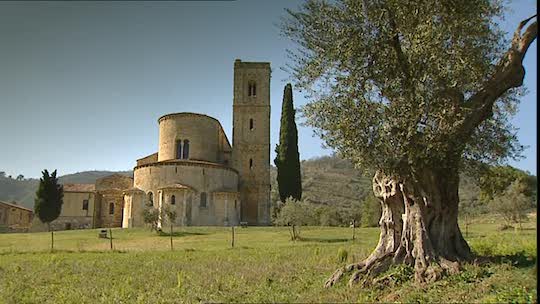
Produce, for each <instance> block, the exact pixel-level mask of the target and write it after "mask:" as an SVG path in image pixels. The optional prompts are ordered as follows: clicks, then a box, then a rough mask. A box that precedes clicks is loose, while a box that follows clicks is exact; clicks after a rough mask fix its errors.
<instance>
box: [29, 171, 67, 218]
mask: <svg viewBox="0 0 540 304" xmlns="http://www.w3.org/2000/svg"><path fill="white" fill-rule="evenodd" d="M42 175H43V176H42V177H41V179H40V180H39V187H38V190H37V192H36V200H35V206H34V211H35V213H36V215H37V216H38V218H39V219H40V220H41V222H43V223H50V222H52V221H54V220H55V219H57V218H58V216H59V215H60V212H61V211H62V204H63V202H64V201H63V198H64V188H63V186H62V185H61V184H59V183H58V178H57V177H56V170H54V172H53V173H52V174H50V175H49V171H47V170H43V171H42Z"/></svg>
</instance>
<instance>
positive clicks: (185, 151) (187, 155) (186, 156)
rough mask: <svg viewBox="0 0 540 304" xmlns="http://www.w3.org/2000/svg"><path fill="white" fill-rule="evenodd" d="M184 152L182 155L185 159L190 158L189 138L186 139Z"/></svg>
mask: <svg viewBox="0 0 540 304" xmlns="http://www.w3.org/2000/svg"><path fill="white" fill-rule="evenodd" d="M183 152H184V154H183V155H182V156H183V157H182V158H183V159H188V158H189V140H187V139H185V140H184V151H183Z"/></svg>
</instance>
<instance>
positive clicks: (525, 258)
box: [476, 251, 537, 268]
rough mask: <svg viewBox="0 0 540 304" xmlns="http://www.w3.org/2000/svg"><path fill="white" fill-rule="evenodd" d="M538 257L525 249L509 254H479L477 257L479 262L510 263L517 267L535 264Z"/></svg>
mask: <svg viewBox="0 0 540 304" xmlns="http://www.w3.org/2000/svg"><path fill="white" fill-rule="evenodd" d="M536 259H537V257H535V256H532V255H527V254H526V253H525V252H524V251H520V252H517V253H514V254H509V255H491V256H479V257H477V258H476V262H477V263H479V264H485V263H493V264H510V265H512V266H513V267H517V268H527V267H532V266H534V265H535V264H536Z"/></svg>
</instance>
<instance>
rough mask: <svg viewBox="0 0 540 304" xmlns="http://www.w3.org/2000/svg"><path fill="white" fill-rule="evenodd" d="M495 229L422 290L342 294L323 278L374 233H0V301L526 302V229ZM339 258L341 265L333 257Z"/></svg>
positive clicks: (473, 234)
mask: <svg viewBox="0 0 540 304" xmlns="http://www.w3.org/2000/svg"><path fill="white" fill-rule="evenodd" d="M534 225H535V223H532V222H531V223H528V224H527V225H525V227H526V229H525V230H523V231H520V232H518V233H516V232H514V231H513V230H507V231H497V230H496V224H490V223H484V224H480V223H479V224H475V225H472V226H471V227H470V228H469V235H468V237H467V240H468V241H469V244H470V245H471V247H472V249H473V251H474V252H476V253H478V254H482V255H487V256H492V257H495V258H494V262H492V263H489V264H486V265H483V266H476V265H465V266H464V269H463V271H462V272H461V273H459V274H457V275H453V276H448V277H446V278H444V279H443V280H440V281H438V282H436V283H434V284H432V285H431V286H428V287H424V288H421V287H417V286H415V284H414V282H413V280H408V278H409V277H410V276H409V274H410V271H408V270H407V269H405V268H399V269H392V270H390V271H396V272H400V273H401V274H402V276H401V277H403V278H404V279H403V280H400V281H396V282H395V283H394V285H393V286H391V287H386V288H378V287H377V286H373V287H370V288H362V287H361V286H359V285H358V286H355V287H353V288H349V287H347V286H346V281H347V280H348V279H345V280H343V281H342V282H341V283H340V284H339V285H338V286H336V287H333V288H330V289H324V288H323V287H322V286H323V283H324V280H325V279H326V278H327V277H328V276H330V275H331V274H332V272H333V271H334V270H335V269H336V268H338V267H340V266H343V265H345V264H348V263H350V262H353V261H359V260H361V259H362V258H365V257H366V256H367V255H368V254H369V253H370V251H371V250H372V249H373V248H374V246H375V245H376V243H377V239H378V231H379V230H378V228H361V229H356V240H355V241H352V240H351V229H350V228H330V227H302V232H301V233H302V235H301V236H302V238H303V240H302V241H297V242H291V241H290V240H289V232H288V230H287V229H286V228H282V227H280V228H276V227H257V228H255V227H249V228H245V229H243V228H236V245H235V248H231V246H230V241H231V231H230V228H222V227H220V228H217V227H215V228H214V227H189V228H184V229H177V232H176V235H175V236H174V251H171V250H170V247H169V246H170V245H169V237H168V236H158V235H157V234H156V233H153V232H150V231H148V230H146V229H113V237H114V239H113V241H114V242H113V244H114V251H111V250H110V247H109V246H110V245H109V240H108V239H98V238H97V234H98V232H97V230H79V231H62V232H56V233H55V249H56V250H57V251H56V252H54V253H50V252H49V246H50V234H49V233H27V234H0V302H1V303H183V302H187V303H193V302H250V303H253V302H302V303H313V302H318V303H320V302H324V303H328V302H421V303H423V302H445V303H448V302H481V303H486V302H505V303H508V302H516V303H522V302H525V303H526V302H531V303H532V302H536V301H537V293H536V282H537V277H536V266H535V262H536V257H537V249H536V228H535V226H534ZM340 249H344V250H346V251H347V252H348V257H347V261H346V262H342V261H339V260H338V251H339V250H340Z"/></svg>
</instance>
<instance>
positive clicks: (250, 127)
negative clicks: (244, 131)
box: [249, 118, 253, 131]
mask: <svg viewBox="0 0 540 304" xmlns="http://www.w3.org/2000/svg"><path fill="white" fill-rule="evenodd" d="M249 130H250V131H253V118H250V119H249Z"/></svg>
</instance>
